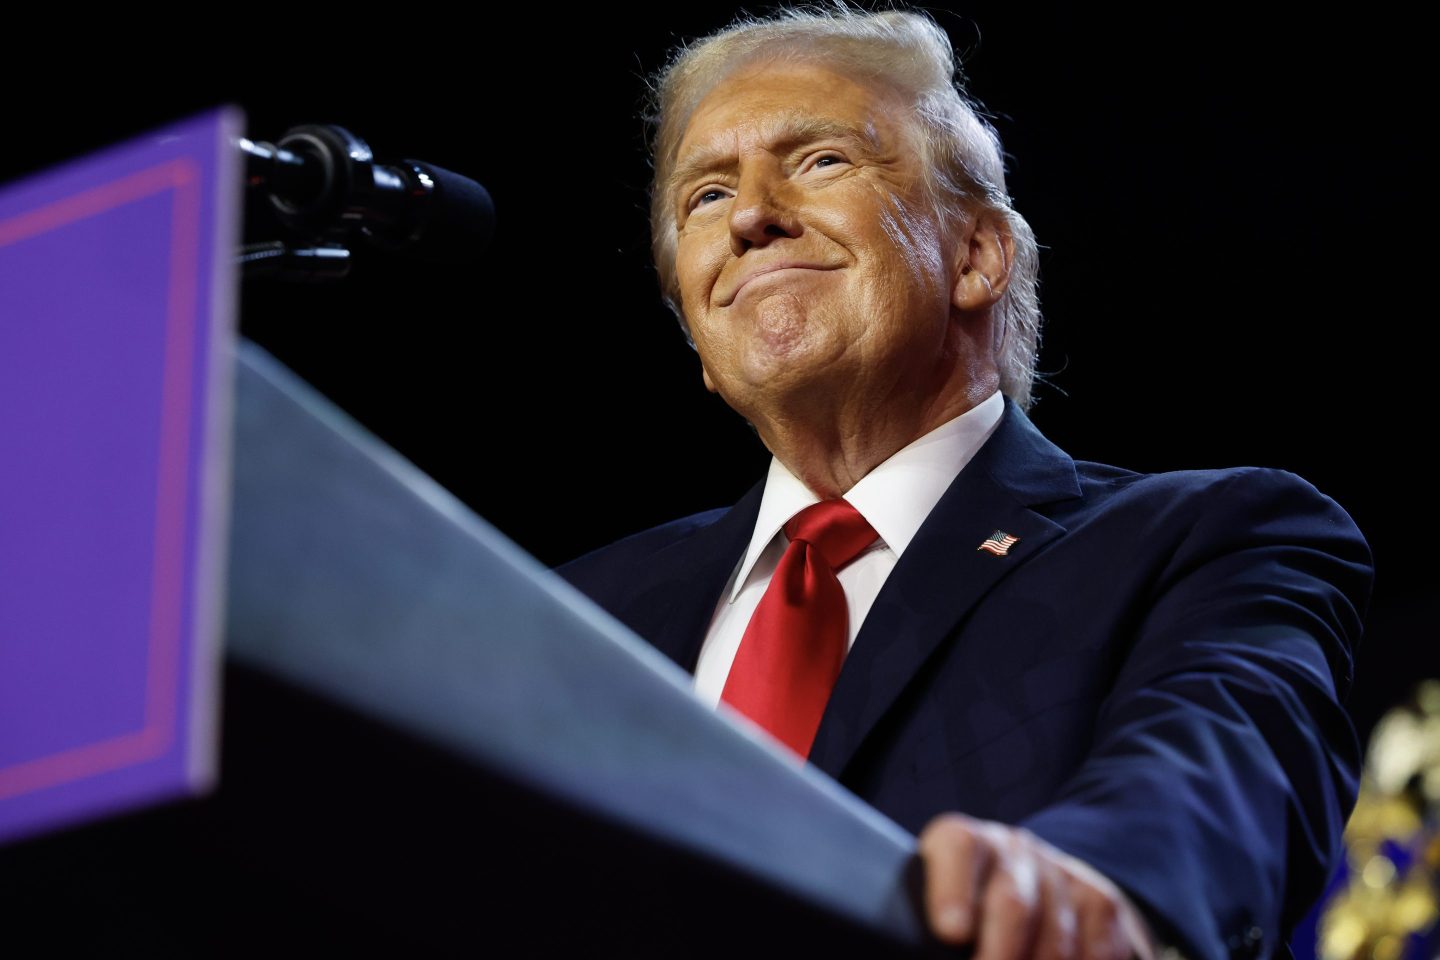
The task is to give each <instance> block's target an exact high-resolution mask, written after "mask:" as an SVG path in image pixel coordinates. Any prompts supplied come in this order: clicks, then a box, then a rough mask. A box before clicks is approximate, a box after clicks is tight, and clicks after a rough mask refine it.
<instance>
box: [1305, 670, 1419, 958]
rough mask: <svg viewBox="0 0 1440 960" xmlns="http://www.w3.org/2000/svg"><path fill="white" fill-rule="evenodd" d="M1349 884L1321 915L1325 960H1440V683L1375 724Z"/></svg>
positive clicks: (1352, 832) (1349, 832)
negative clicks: (1439, 941)
mask: <svg viewBox="0 0 1440 960" xmlns="http://www.w3.org/2000/svg"><path fill="white" fill-rule="evenodd" d="M1345 849H1346V857H1347V860H1348V864H1349V868H1350V870H1349V873H1350V876H1349V883H1348V884H1347V885H1346V886H1345V887H1344V888H1342V889H1341V890H1340V891H1339V892H1338V893H1336V894H1335V896H1334V897H1332V898H1331V899H1330V901H1329V902H1328V903H1327V904H1326V906H1325V910H1324V913H1323V914H1322V915H1321V918H1320V927H1319V936H1318V945H1317V951H1318V954H1319V957H1320V960H1434V958H1433V957H1431V956H1428V955H1426V954H1427V952H1428V951H1427V948H1426V946H1425V944H1426V942H1427V941H1429V940H1430V934H1431V933H1432V928H1433V927H1434V926H1435V921H1436V918H1437V917H1440V898H1437V891H1440V886H1437V879H1440V681H1436V680H1427V681H1425V682H1424V683H1422V684H1421V685H1420V687H1419V689H1418V690H1416V692H1415V697H1414V700H1413V702H1412V703H1409V704H1405V705H1403V706H1400V707H1396V708H1395V709H1394V710H1391V711H1390V712H1389V713H1388V714H1386V715H1385V717H1384V718H1383V719H1382V720H1381V721H1380V723H1379V724H1378V725H1377V726H1376V727H1375V732H1374V734H1373V735H1372V736H1371V737H1370V749H1369V750H1368V751H1367V753H1366V756H1365V771H1364V774H1363V776H1362V778H1361V781H1360V799H1359V802H1358V803H1357V805H1356V807H1355V812H1354V814H1352V815H1351V817H1350V822H1349V824H1348V825H1347V826H1346V827H1345Z"/></svg>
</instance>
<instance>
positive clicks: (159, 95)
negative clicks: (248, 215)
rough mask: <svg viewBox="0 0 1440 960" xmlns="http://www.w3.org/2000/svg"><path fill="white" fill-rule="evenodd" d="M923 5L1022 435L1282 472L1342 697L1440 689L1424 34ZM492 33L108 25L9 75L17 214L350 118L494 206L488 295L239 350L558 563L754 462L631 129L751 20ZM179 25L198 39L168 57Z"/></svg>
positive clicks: (471, 274) (455, 296) (342, 306)
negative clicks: (1312, 539) (1000, 310)
mask: <svg viewBox="0 0 1440 960" xmlns="http://www.w3.org/2000/svg"><path fill="white" fill-rule="evenodd" d="M492 9H494V8H492ZM930 9H931V10H932V11H933V13H934V14H935V16H936V17H937V19H939V21H940V22H941V23H942V24H943V25H944V26H945V27H946V28H947V29H948V30H949V31H950V34H951V36H952V38H953V39H954V40H955V42H956V45H957V48H959V49H960V50H961V51H962V52H963V54H964V60H965V63H966V70H967V72H968V74H969V76H970V80H971V90H972V92H973V93H974V94H975V95H976V96H977V97H978V98H979V99H980V100H981V101H982V102H983V103H984V104H985V105H986V107H987V108H988V109H989V111H990V112H991V113H992V114H993V115H994V122H995V124H996V126H997V127H998V129H999V131H1000V133H1001V136H1002V138H1003V140H1004V142H1005V145H1006V148H1007V150H1008V152H1009V154H1010V161H1009V168H1010V190H1011V193H1012V194H1013V196H1014V197H1015V200H1016V204H1017V206H1018V208H1019V210H1020V211H1021V212H1022V213H1023V214H1024V215H1025V216H1026V217H1027V218H1028V219H1029V220H1030V222H1031V224H1032V225H1033V227H1034V228H1035V231H1036V234H1037V235H1038V237H1039V239H1040V241H1041V243H1042V245H1043V248H1044V249H1043V258H1042V273H1041V277H1042V295H1043V303H1044V307H1045V313H1046V316H1047V328H1046V335H1045V341H1044V349H1043V353H1042V360H1041V366H1042V369H1043V370H1044V371H1046V372H1047V373H1049V374H1051V378H1050V379H1051V380H1052V381H1053V384H1054V387H1052V388H1042V389H1041V390H1040V392H1039V398H1040V399H1039V403H1038V405H1037V406H1036V408H1035V409H1034V411H1033V412H1032V416H1033V418H1034V419H1035V420H1036V422H1037V423H1038V424H1039V426H1040V427H1041V429H1043V430H1044V431H1046V433H1047V434H1048V435H1049V436H1050V437H1051V438H1052V439H1054V440H1055V441H1056V442H1058V443H1059V444H1060V445H1061V446H1062V447H1064V448H1065V449H1067V450H1068V451H1069V452H1071V453H1072V454H1073V455H1075V456H1077V457H1080V458H1085V459H1094V460H1101V461H1106V462H1111V463H1117V464H1120V465H1123V466H1127V467H1131V468H1135V469H1140V470H1160V469H1173V468H1183V467H1211V466H1227V465H1236V464H1261V465H1268V466H1277V467H1283V468H1286V469H1289V470H1293V471H1295V472H1297V473H1299V474H1301V475H1302V476H1304V477H1306V478H1307V479H1309V480H1311V481H1312V482H1313V483H1315V484H1316V485H1317V486H1318V487H1320V489H1322V490H1324V491H1325V492H1327V493H1329V494H1331V495H1332V496H1334V497H1335V498H1336V499H1337V500H1338V501H1339V502H1340V503H1341V504H1342V505H1343V506H1345V507H1346V508H1347V509H1348V510H1349V511H1350V512H1351V513H1352V514H1353V515H1354V516H1355V518H1356V519H1357V521H1358V522H1359V523H1360V526H1361V528H1362V529H1363V530H1364V531H1365V532H1366V533H1367V535H1368V536H1369V537H1370V539H1371V543H1372V545H1373V546H1374V549H1375V552H1376V556H1377V561H1378V567H1379V583H1378V587H1377V592H1376V596H1375V603H1374V606H1373V608H1372V614H1371V618H1370V633H1369V636H1368V638H1367V643H1366V645H1365V647H1364V648H1363V649H1362V651H1361V658H1360V683H1359V686H1358V687H1357V690H1356V693H1355V696H1354V700H1353V704H1354V707H1355V710H1356V713H1357V719H1358V720H1359V722H1360V725H1361V727H1362V729H1366V728H1368V727H1369V725H1370V724H1371V723H1372V722H1373V719H1374V717H1375V715H1376V714H1377V712H1378V711H1379V709H1381V708H1382V707H1383V706H1384V705H1385V704H1386V703H1388V702H1389V701H1391V700H1393V699H1394V698H1396V697H1398V696H1400V695H1401V694H1402V693H1403V692H1404V691H1405V690H1406V689H1408V687H1409V685H1410V684H1411V683H1412V682H1413V681H1414V680H1415V679H1417V678H1418V677H1419V676H1422V675H1427V674H1428V675H1440V653H1437V651H1436V649H1435V646H1434V645H1433V644H1431V643H1429V642H1428V633H1427V631H1426V621H1427V620H1428V619H1429V617H1428V616H1427V615H1428V614H1430V613H1431V612H1432V610H1433V609H1434V606H1435V601H1434V600H1433V599H1432V595H1431V593H1430V592H1429V591H1427V590H1426V585H1427V573H1428V570H1429V568H1430V562H1429V560H1428V557H1427V551H1428V548H1429V546H1430V544H1431V543H1432V542H1433V541H1434V535H1435V521H1434V520H1433V518H1432V513H1431V511H1430V510H1428V509H1426V508H1425V506H1424V500H1423V499H1421V498H1422V497H1424V496H1425V491H1423V490H1422V489H1420V488H1419V484H1418V483H1416V481H1415V478H1416V477H1418V476H1419V475H1421V470H1420V465H1421V458H1422V457H1423V456H1424V455H1425V453H1426V446H1427V444H1426V442H1425V441H1424V439H1423V438H1424V437H1426V436H1429V435H1430V431H1429V430H1428V429H1427V426H1428V424H1427V423H1426V422H1425V421H1427V420H1428V416H1429V415H1430V412H1431V405H1430V403H1429V402H1428V398H1426V397H1424V396H1422V390H1423V388H1424V380H1425V379H1426V376H1427V369H1426V368H1427V363H1428V360H1429V358H1430V354H1431V351H1430V349H1429V346H1428V338H1427V337H1423V336H1422V335H1420V333H1419V331H1420V330H1421V329H1423V327H1422V324H1421V322H1418V321H1421V319H1422V318H1421V317H1420V316H1418V315H1419V314H1420V310H1421V306H1420V304H1421V300H1420V293H1419V290H1418V283H1419V281H1421V279H1422V278H1423V277H1424V276H1426V275H1427V274H1426V270H1425V266H1426V265H1424V264H1422V262H1421V256H1422V250H1424V249H1425V248H1424V247H1423V246H1422V244H1421V242H1420V236H1421V230H1422V223H1423V217H1424V214H1423V213H1422V211H1421V209H1420V205H1419V203H1418V197H1419V196H1421V195H1422V190H1424V191H1425V193H1426V194H1427V195H1428V192H1429V191H1428V184H1426V185H1424V186H1422V180H1421V161H1420V150H1419V138H1420V135H1421V133H1422V132H1423V128H1424V126H1425V125H1426V121H1428V116H1429V114H1428V111H1425V110H1423V108H1424V106H1425V105H1424V104H1422V101H1421V88H1420V85H1419V80H1420V72H1421V70H1420V59H1419V58H1420V53H1421V50H1420V42H1421V41H1420V30H1419V28H1418V27H1417V26H1416V25H1415V24H1413V23H1409V22H1406V21H1405V20H1403V19H1401V18H1400V16H1399V14H1398V13H1394V12H1389V11H1385V10H1382V9H1380V8H1377V7H1373V6H1370V7H1366V8H1365V10H1364V12H1363V14H1361V13H1351V14H1347V15H1346V16H1345V17H1343V18H1340V17H1325V16H1321V15H1319V13H1318V9H1319V8H1317V7H1312V8H1310V9H1311V11H1312V12H1310V13H1307V14H1303V15H1302V14H1295V15H1287V14H1280V13H1267V14H1256V13H1255V11H1254V10H1252V9H1248V8H1245V7H1232V8H1228V9H1226V8H1214V7H1206V8H1204V9H1203V11H1202V10H1195V11H1190V12H1172V11H1165V12H1157V11H1149V12H1146V13H1142V14H1128V13H1127V14H1124V15H1121V14H1119V13H1115V12H1106V11H1096V10H1094V9H1088V8H1081V7H1075V8H1071V9H1068V10H1061V11H1046V10H1039V9H1035V8H1033V7H1032V6H1031V5H1022V4H996V5H991V6H988V7H987V6H981V5H974V6H960V5H954V6H953V7H952V8H950V9H946V8H942V7H939V6H933V7H931V8H930ZM480 10H481V8H478V7H477V8H475V12H476V16H477V17H478V18H479V19H478V21H476V22H474V23H466V24H463V25H462V23H461V22H460V21H453V22H452V21H448V20H441V19H440V18H439V16H438V14H436V13H435V12H433V11H430V10H426V9H419V8H416V9H413V10H396V11H392V13H391V15H390V18H389V19H387V20H385V21H379V22H368V23H354V22H349V23H344V24H339V23H336V22H335V21H334V18H333V17H331V18H328V19H325V20H322V19H320V18H318V17H317V18H316V19H314V20H306V19H304V18H302V17H297V16H296V15H295V14H293V13H287V14H285V16H284V19H281V18H280V17H279V16H278V15H276V16H274V17H273V18H272V20H271V21H269V22H267V21H264V20H262V19H261V18H260V17H259V16H257V15H255V14H253V13H252V14H248V15H247V16H246V18H244V19H241V18H239V17H238V16H237V17H236V22H233V23H230V24H227V25H226V26H225V27H224V28H222V29H220V30H219V31H216V30H214V28H207V30H206V31H205V32H201V31H198V30H197V31H195V32H194V33H193V34H190V35H186V33H185V31H186V29H187V28H186V27H185V24H184V23H183V22H176V21H170V20H165V19H161V18H158V17H157V18H156V19H155V20H154V21H153V22H141V20H143V19H144V18H145V17H146V16H149V15H144V14H132V15H128V16H130V19H128V20H126V21H125V22H123V23H122V22H116V23H111V24H97V23H93V22H91V23H88V24H87V26H88V27H89V28H90V29H89V31H88V33H89V35H90V36H92V37H94V38H98V39H93V40H91V41H89V42H86V43H82V44H81V46H80V47H79V48H71V50H70V52H66V53H64V54H53V55H51V56H49V57H48V58H46V59H44V60H42V61H41V63H40V65H38V66H24V67H22V66H20V65H19V64H18V62H17V60H16V59H14V58H7V59H8V61H9V62H8V65H7V66H3V67H0V70H3V71H4V75H3V76H0V79H3V80H4V82H5V89H6V91H7V95H6V98H5V107H4V115H5V116H6V118H7V122H6V124H5V126H6V128H7V129H6V135H5V136H4V138H3V140H0V144H3V148H0V181H4V180H9V179H11V178H12V177H18V176H22V175H24V174H26V173H29V172H32V171H35V170H38V169H40V168H43V167H45V166H48V165H50V164H52V163H55V162H58V161H61V160H64V159H66V158H68V157H71V156H74V155H76V154H78V153H81V152H84V151H86V150H90V149H94V148H96V147H99V146H103V145H105V144H107V143H110V142H114V141H116V140H119V139H123V138H126V137H128V136H131V135H134V134H137V133H139V132H142V131H144V130H146V129H149V128H152V127H155V126H158V125H161V124H163V123H165V122H168V121H170V120H173V119H177V118H179V117H182V116H185V115H188V114H190V113H192V112H195V111H198V110H201V109H204V108H206V107H208V106H211V105H214V104H218V103H222V102H231V103H237V104H239V105H241V106H242V107H243V108H244V109H245V110H246V112H247V114H248V117H249V123H248V129H249V133H250V136H251V137H252V138H255V139H275V138H278V137H279V136H280V135H281V134H282V133H283V132H284V130H285V129H287V128H288V127H289V126H292V125H294V124H298V123H305V122H329V123H339V124H342V125H345V126H347V127H349V128H351V129H352V130H353V131H354V132H356V133H357V134H359V135H360V136H362V137H364V138H366V139H367V140H368V141H369V142H370V144H371V146H372V147H373V148H374V149H375V151H376V153H377V155H378V156H380V157H381V158H382V159H384V158H399V157H404V156H413V157H419V158H423V159H426V160H430V161H433V162H435V163H438V164H440V165H442V166H446V167H449V168H451V169H454V170H457V171H461V172H463V173H466V174H467V175H470V176H473V177H474V178H476V179H478V180H480V181H481V182H483V183H485V184H486V185H487V186H488V187H489V189H490V190H491V192H492V193H493V195H494V197H495V201H496V205H497V208H498V217H499V234H498V240H497V243H496V245H495V247H494V249H493V251H492V252H491V254H490V255H489V257H488V258H487V259H486V260H485V261H484V262H482V263H481V264H479V265H478V266H474V267H469V268H465V269H462V270H454V269H449V268H441V267H434V266H426V265H415V264H408V263H397V262H389V261H385V260H376V259H373V258H371V259H367V260H365V261H364V262H362V263H361V264H360V265H359V269H357V271H356V274H355V275H354V276H353V277H351V278H350V279H349V280H347V281H345V282H344V283H341V284H337V285H333V286H327V287H292V286H277V285H273V284H264V283H260V282H251V283H247V285H246V286H245V287H244V290H243V302H242V314H243V320H242V329H243V332H244V333H245V334H246V335H248V336H250V337H252V338H253V339H255V340H257V341H259V342H260V343H262V344H263V345H265V346H266V347H268V348H269V349H271V350H272V351H273V352H275V353H276V354H277V355H278V356H279V357H280V358H281V359H282V360H284V361H285V362H286V363H288V364H289V365H291V366H292V367H293V368H294V369H296V370H297V371H298V372H300V373H301V374H302V375H303V376H305V377H306V378H308V379H309V380H311V381H312V382H313V383H315V384H316V385H317V386H318V387H320V388H321V389H322V390H323V391H324V392H325V393H327V394H328V395H330V396H331V397H332V398H334V399H335V400H336V401H338V402H339V403H340V404H341V405H342V406H343V407H344V408H345V409H347V410H348V411H350V412H351V413H352V414H353V415H354V416H356V417H357V418H358V419H359V420H360V421H361V422H362V423H364V424H365V425H366V426H368V427H369V428H370V429H372V430H374V431H375V432H376V433H378V434H379V435H380V436H381V437H382V438H384V439H385V440H387V441H388V442H389V443H391V444H393V445H394V446H396V447H397V448H398V449H399V450H400V451H401V452H402V453H404V454H405V455H406V456H408V457H409V458H410V459H412V460H414V461H415V462H416V463H417V464H419V465H420V466H421V467H422V468H423V469H425V470H426V471H428V472H429V473H431V474H432V475H434V476H435V477H436V478H437V479H438V480H439V481H440V482H441V483H443V484H444V485H445V486H447V487H448V488H450V489H451V490H453V491H454V492H455V493H456V494H458V495H459V496H460V497H461V498H462V499H463V500H465V501H466V502H467V503H468V504H470V505H471V506H472V507H474V508H475V509H476V510H477V511H478V512H480V513H481V514H483V515H484V516H486V517H487V518H488V519H490V520H491V521H492V522H494V523H495V524H496V525H497V526H499V527H500V528H501V529H502V530H503V531H505V532H506V533H507V534H509V535H510V536H511V537H513V538H514V539H516V540H517V541H518V542H519V543H520V544H521V545H523V546H524V547H526V548H527V549H529V550H530V551H531V552H533V553H535V554H536V555H538V556H539V557H540V558H541V559H542V560H545V561H547V562H552V563H554V562H560V561H562V560H564V559H567V558H569V557H571V556H574V555H577V554H579V553H580V552H582V551H584V550H587V549H589V548H592V547H595V546H598V545H600V544H603V543H606V542H608V541H610V540H612V539H614V538H615V537H617V536H620V535H622V534H624V533H627V532H631V531H633V530H637V529H640V528H642V527H645V526H647V525H650V524H654V523H658V522H661V521H664V520H668V519H671V518H674V517H676V516H680V515H682V514H685V513H689V512H694V511H697V510H701V509H706V508H710V507H714V506H719V505H723V504H727V503H729V502H731V501H733V500H734V499H736V498H737V497H738V496H739V495H740V494H741V493H743V491H744V490H745V489H747V488H748V487H749V485H750V484H751V483H753V482H754V481H755V480H756V479H757V478H758V477H759V476H760V475H761V473H762V471H763V469H764V465H765V463H766V460H767V454H766V453H765V452H764V450H763V449H762V448H761V447H760V445H759V444H758V442H757V441H756V440H755V439H754V437H753V436H752V434H751V433H750V431H749V430H748V428H747V427H745V426H744V425H743V424H742V423H741V422H740V421H739V420H738V418H736V417H734V416H733V415H732V414H731V413H730V412H729V411H728V410H727V409H726V408H725V407H724V406H723V404H722V403H721V402H720V401H718V400H717V399H716V398H715V397H713V396H711V395H709V394H707V393H705V392H704V390H703V388H702V387H701V384H700V375H699V366H698V364H697V362H696V360H695V358H694V356H693V354H692V353H691V352H690V350H689V348H688V347H686V345H685V343H684V341H683V339H682V338H681V336H680V334H679V332H678V329H677V328H676V326H675V323H674V320H673V319H672V318H671V317H670V316H669V314H668V313H667V312H666V311H665V310H664V308H663V307H662V306H661V304H660V302H659V299H658V296H657V295H656V289H655V281H654V275H653V273H652V271H651V269H650V267H649V264H648V235H647V226H646V219H645V213H644V207H645V183H646V175H647V165H646V162H645V160H644V157H643V154H642V143H643V138H642V128H641V124H640V122H639V121H638V119H637V113H638V103H639V100H640V98H641V95H642V92H643V87H644V84H643V82H642V79H641V77H642V76H643V75H644V74H646V73H648V72H649V71H651V70H653V69H654V68H655V67H657V66H658V65H659V64H660V63H661V62H662V61H663V58H664V56H665V51H666V50H667V49H668V48H669V47H670V46H671V45H672V44H673V42H674V41H675V40H676V39H677V38H679V37H684V36H693V35H695V34H698V33H702V32H705V31H707V30H709V29H712V28H714V27H717V26H719V25H722V24H723V23H724V22H726V21H728V20H729V18H730V17H731V16H732V15H733V13H734V8H733V7H731V6H729V5H721V4H715V3H696V4H691V5H688V6H687V7H686V8H685V9H684V10H680V9H676V10H672V11H670V12H667V13H665V14H663V15H642V14H640V13H639V12H638V11H636V10H632V9H627V8H624V7H620V6H615V7H611V8H602V7H595V8H592V9H591V10H590V11H589V12H586V13H583V14H580V13H569V12H564V11H559V10H537V11H535V12H536V13H537V14H538V19H537V20H536V22H534V23H530V24H526V23H525V22H524V21H523V20H522V19H521V17H522V15H523V13H528V12H530V11H528V10H526V11H519V10H516V9H511V10H508V11H506V12H505V13H504V14H503V15H502V16H490V15H486V14H484V13H481V12H480ZM135 17H140V18H141V20H137V19H135ZM161 30H165V31H178V35H175V36H172V37H171V38H170V39H168V40H167V41H166V42H165V43H164V44H163V45H162V44H160V43H158V42H151V41H149V40H147V39H146V38H147V37H148V36H152V35H155V34H156V33H157V32H158V31H161ZM19 35H20V34H19V33H16V34H14V36H16V37H18V36H19ZM616 36H618V37H620V38H622V39H619V40H616V39H602V38H605V37H616ZM248 233H249V234H250V236H251V238H252V239H258V238H263V237H266V236H268V235H273V233H274V228H273V225H272V224H269V223H267V222H264V221H262V220H261V219H259V218H252V221H251V222H250V223H249V224H248ZM1426 315H1429V314H1428V311H1427V314H1426ZM1117 562H1123V558H1117Z"/></svg>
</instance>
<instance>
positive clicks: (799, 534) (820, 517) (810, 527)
mask: <svg viewBox="0 0 1440 960" xmlns="http://www.w3.org/2000/svg"><path fill="white" fill-rule="evenodd" d="M785 536H787V537H789V538H790V540H791V542H794V541H796V540H803V541H804V542H805V543H808V544H810V546H812V547H814V548H815V549H816V550H818V551H820V555H821V556H822V557H824V558H825V562H826V563H828V564H829V565H830V569H831V570H836V571H838V570H840V568H842V567H844V566H845V565H846V564H848V563H850V562H851V561H852V560H854V559H855V558H856V557H858V556H860V554H862V553H864V552H865V548H867V547H869V546H870V544H872V543H874V542H875V541H876V539H877V538H878V537H879V534H877V533H876V532H875V528H874V527H872V526H870V524H869V522H867V521H866V519H865V518H864V517H862V516H861V515H860V511H859V510H856V509H855V508H854V507H852V506H851V505H850V504H849V503H848V502H846V501H845V500H839V499H836V500H821V501H820V502H819V503H813V504H811V505H810V506H808V507H806V508H805V509H804V510H801V511H800V512H799V513H797V514H795V516H793V517H791V518H790V521H789V522H788V523H786V524H785Z"/></svg>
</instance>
